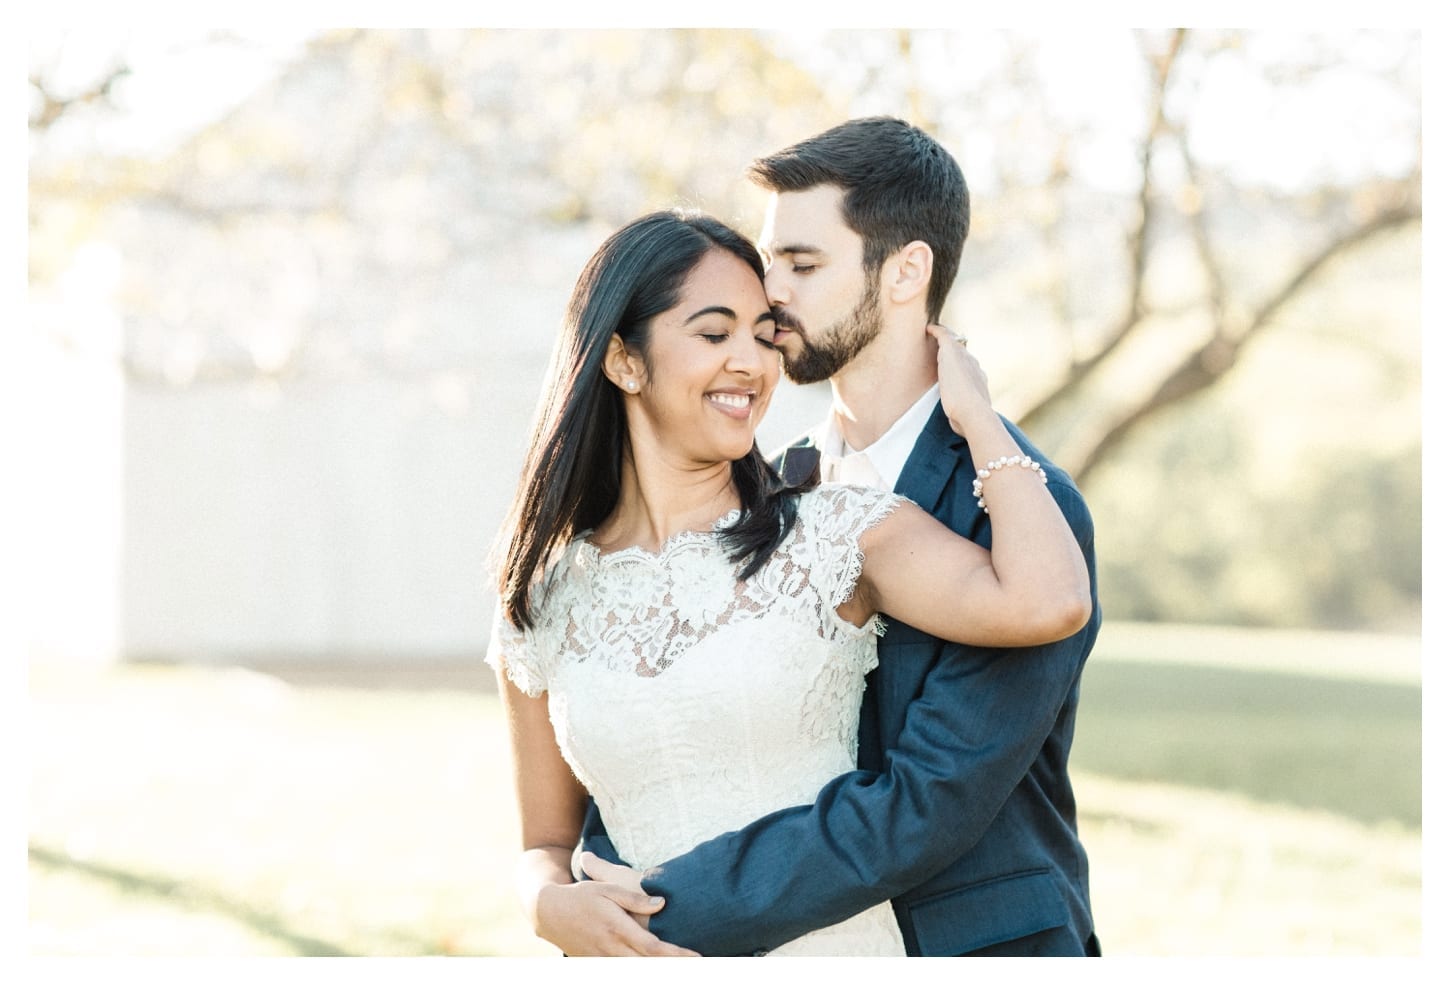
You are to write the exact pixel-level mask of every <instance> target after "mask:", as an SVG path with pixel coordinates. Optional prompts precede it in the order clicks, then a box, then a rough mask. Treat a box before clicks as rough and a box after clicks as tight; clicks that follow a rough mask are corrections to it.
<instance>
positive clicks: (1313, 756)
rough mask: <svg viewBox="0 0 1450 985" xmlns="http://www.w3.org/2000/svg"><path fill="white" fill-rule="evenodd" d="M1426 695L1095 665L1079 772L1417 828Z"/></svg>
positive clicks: (1409, 688) (1086, 698)
mask: <svg viewBox="0 0 1450 985" xmlns="http://www.w3.org/2000/svg"><path fill="white" fill-rule="evenodd" d="M1420 718H1421V700H1420V688H1419V687H1418V686H1414V685H1406V684H1393V683H1385V682H1379V681H1364V680H1349V679H1342V678H1339V679H1336V678H1328V677H1322V678H1321V677H1310V676H1306V675H1301V674H1292V673H1278V672H1257V671H1242V670H1235V669H1227V668H1222V667H1205V666H1197V665H1184V664H1176V665H1175V664H1155V663H1149V662H1143V661H1101V662H1098V663H1096V664H1095V663H1094V662H1093V661H1091V660H1089V661H1088V666H1087V670H1086V672H1085V673H1084V675H1083V684H1082V702H1081V705H1080V707H1079V710H1078V720H1077V734H1076V737H1075V739H1074V741H1073V752H1072V762H1073V766H1074V767H1076V768H1078V769H1082V770H1085V771H1090V772H1093V773H1098V774H1101V775H1104V776H1109V777H1115V778H1119V779H1125V780H1136V781H1146V782H1160V783H1174V784H1181V785H1185V786H1195V787H1205V788H1209V789H1213V790H1226V791H1231V792H1235V793H1240V794H1244V795H1246V796H1249V797H1252V798H1254V799H1255V800H1259V801H1263V802H1268V803H1280V804H1287V805H1290V806H1294V807H1302V808H1311V809H1321V810H1326V811H1331V812H1333V813H1336V814H1342V815H1345V816H1347V817H1351V818H1354V819H1356V820H1359V821H1363V822H1366V823H1370V824H1373V823H1376V822H1380V821H1392V822H1396V823H1399V824H1402V825H1404V826H1406V827H1409V828H1418V827H1420V824H1421V810H1420V807H1421V793H1420V762H1421V754H1420Z"/></svg>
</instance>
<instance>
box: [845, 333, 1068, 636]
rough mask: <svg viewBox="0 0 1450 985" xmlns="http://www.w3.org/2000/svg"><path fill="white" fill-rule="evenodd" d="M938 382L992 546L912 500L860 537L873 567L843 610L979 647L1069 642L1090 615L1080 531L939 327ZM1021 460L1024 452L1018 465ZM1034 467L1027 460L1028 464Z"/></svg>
mask: <svg viewBox="0 0 1450 985" xmlns="http://www.w3.org/2000/svg"><path fill="white" fill-rule="evenodd" d="M927 330H928V331H929V332H931V334H932V335H933V336H935V337H936V339H937V346H938V352H937V375H938V378H939V380H940V382H941V395H942V396H941V400H942V408H943V409H944V410H945V411H946V414H947V419H948V420H949V421H950V422H951V426H952V430H953V431H955V432H956V433H957V434H959V435H961V436H962V437H963V438H965V439H966V440H967V443H968V445H969V446H970V447H971V452H972V460H973V461H974V462H976V463H977V467H978V470H979V471H978V475H979V476H981V470H982V469H983V468H984V467H986V466H988V463H993V464H995V463H999V462H1001V461H1002V460H1007V461H1008V462H1009V463H1010V464H1003V465H1000V466H999V467H995V468H989V474H988V475H987V476H986V477H984V478H982V479H981V494H980V495H981V498H982V500H983V502H984V503H985V505H986V508H987V511H988V512H989V513H990V515H991V518H992V550H991V552H990V553H988V552H987V551H986V550H984V549H983V548H981V547H980V546H978V545H977V544H974V543H972V542H971V541H969V540H967V539H965V538H963V537H959V536H957V535H956V534H954V533H953V532H952V531H951V530H949V529H948V528H947V527H946V526H944V525H943V524H941V523H940V522H938V521H937V520H936V519H935V518H933V517H931V516H930V515H928V514H927V513H926V512H924V511H923V510H921V509H919V508H916V507H913V506H910V505H909V504H908V505H906V506H904V507H902V508H901V509H898V510H896V511H895V512H894V513H893V514H892V515H891V516H889V517H887V518H886V519H885V520H884V521H882V522H881V523H880V524H878V525H877V526H875V527H874V528H872V529H870V530H868V531H867V532H866V533H865V534H864V535H863V536H862V538H861V548H862V551H863V552H864V553H865V556H866V560H865V563H864V565H863V567H862V572H861V580H860V581H859V582H858V584H857V591H856V595H855V596H854V597H853V598H852V599H851V601H850V602H849V603H847V605H845V606H843V607H842V610H841V614H842V615H843V616H846V617H847V618H851V619H852V621H853V622H861V621H863V619H864V617H865V616H866V615H867V614H868V613H870V612H873V611H879V612H885V613H887V614H888V615H890V616H892V617H893V618H896V619H899V620H901V621H902V622H904V623H907V624H908V625H911V626H915V627H916V628H918V629H920V630H923V631H925V632H927V633H930V634H932V635H933V636H938V637H941V638H942V639H948V640H953V641H956V642H958V643H970V644H974V645H978V646H1031V645H1035V644H1040V643H1049V642H1052V641H1054V640H1059V639H1063V638H1064V637H1067V636H1071V635H1072V634H1073V633H1075V632H1077V631H1078V630H1079V629H1081V628H1082V627H1083V626H1084V625H1085V624H1086V623H1087V620H1088V618H1089V617H1090V616H1091V614H1092V597H1091V593H1090V587H1089V582H1088V572H1087V565H1086V563H1085V562H1084V560H1083V556H1082V550H1081V548H1080V547H1079V546H1078V543H1077V540H1076V539H1075V538H1074V537H1073V534H1072V529H1071V528H1070V527H1069V526H1068V524H1067V521H1066V520H1065V519H1064V518H1063V516H1062V512H1061V510H1059V509H1058V507H1057V503H1056V502H1055V501H1054V500H1053V498H1052V494H1051V493H1049V492H1048V490H1047V487H1046V485H1045V484H1044V481H1043V479H1044V476H1043V474H1042V472H1041V471H1040V470H1038V469H1036V468H1032V467H1030V465H1023V464H1020V463H1022V462H1023V461H1024V460H1025V459H1026V456H1024V455H1023V453H1022V450H1021V449H1020V448H1019V447H1018V446H1017V442H1016V441H1014V440H1013V439H1012V436H1011V435H1010V434H1009V433H1008V432H1007V429H1006V427H1004V426H1003V424H1002V421H1001V418H999V417H998V416H997V413H996V411H994V410H993V409H992V405H991V399H990V396H989V394H988V391H987V379H986V375H985V374H984V373H983V372H982V368H981V366H980V365H978V363H977V360H976V359H975V358H974V357H973V356H972V355H971V353H969V352H968V351H967V350H966V347H965V346H963V345H960V344H958V343H957V341H956V338H955V337H954V336H953V335H952V334H951V333H950V332H948V331H947V330H946V329H944V328H941V327H940V326H936V325H933V326H930V327H929V328H928V329H927ZM1013 456H1016V459H1015V461H1014V460H1013ZM1029 461H1030V460H1029Z"/></svg>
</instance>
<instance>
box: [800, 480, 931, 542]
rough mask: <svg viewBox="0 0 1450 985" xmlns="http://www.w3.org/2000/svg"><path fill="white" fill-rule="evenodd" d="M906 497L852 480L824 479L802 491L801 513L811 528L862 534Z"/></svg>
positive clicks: (856, 534)
mask: <svg viewBox="0 0 1450 985" xmlns="http://www.w3.org/2000/svg"><path fill="white" fill-rule="evenodd" d="M906 502H908V500H907V499H906V498H905V497H902V496H898V495H896V494H895V493H891V492H886V491H884V490H881V489H876V488H874V487H872V486H858V485H855V484H852V483H849V482H823V483H821V484H820V485H818V486H816V487H814V488H812V489H809V490H807V491H806V492H803V493H801V494H800V514H801V516H802V518H804V519H805V521H806V525H807V527H808V528H815V529H816V530H817V531H818V532H819V531H820V530H821V529H822V528H824V529H825V530H841V531H849V532H851V533H853V534H854V535H855V536H859V535H860V533H861V531H863V530H865V529H866V528H867V527H871V526H875V524H876V523H878V522H880V521H881V520H882V519H884V518H885V517H886V516H888V515H889V514H890V513H891V512H892V511H893V510H895V509H896V508H897V507H898V506H900V505H901V504H903V503H906Z"/></svg>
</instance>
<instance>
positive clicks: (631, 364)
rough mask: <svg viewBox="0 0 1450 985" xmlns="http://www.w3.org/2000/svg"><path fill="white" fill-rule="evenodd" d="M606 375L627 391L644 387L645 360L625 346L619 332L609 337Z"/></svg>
mask: <svg viewBox="0 0 1450 985" xmlns="http://www.w3.org/2000/svg"><path fill="white" fill-rule="evenodd" d="M604 375H605V376H607V377H609V380H610V382H611V383H613V384H614V385H615V386H617V387H619V388H620V389H621V390H623V391H624V392H625V393H639V391H640V390H642V389H644V360H643V359H642V358H641V357H640V356H639V355H637V354H635V353H633V352H630V351H629V349H628V348H626V347H625V344H624V340H623V339H621V338H620V337H619V333H618V332H616V333H615V334H613V335H611V336H610V337H609V351H608V352H606V353H605V354H604Z"/></svg>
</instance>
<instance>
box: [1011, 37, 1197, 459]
mask: <svg viewBox="0 0 1450 985" xmlns="http://www.w3.org/2000/svg"><path fill="white" fill-rule="evenodd" d="M1187 33H1188V32H1187V30H1185V29H1183V28H1179V29H1178V30H1176V31H1174V32H1173V35H1172V38H1171V39H1170V40H1169V43H1168V47H1167V48H1166V49H1165V50H1164V51H1163V52H1162V53H1161V54H1158V55H1156V56H1155V55H1153V54H1151V53H1146V52H1145V57H1146V58H1147V60H1148V64H1149V68H1150V70H1151V74H1152V79H1153V88H1152V95H1151V98H1152V103H1151V105H1150V107H1149V112H1148V128H1147V130H1146V132H1145V133H1144V135H1143V141H1142V144H1141V145H1140V146H1139V148H1138V160H1139V164H1140V167H1141V170H1142V178H1141V181H1140V182H1139V185H1138V221H1137V222H1136V223H1135V224H1134V226H1133V228H1132V229H1131V230H1130V231H1129V233H1128V256H1129V276H1128V292H1127V298H1126V300H1125V302H1124V304H1123V311H1122V313H1121V315H1119V317H1118V322H1117V324H1116V325H1115V326H1114V327H1113V329H1112V330H1111V331H1110V332H1109V333H1108V338H1107V340H1106V341H1105V342H1104V343H1103V344H1102V345H1101V346H1100V347H1099V348H1098V350H1097V351H1096V352H1095V353H1093V354H1092V355H1090V356H1088V357H1087V358H1086V359H1076V358H1074V359H1073V360H1072V362H1071V363H1070V364H1069V366H1068V369H1067V372H1066V373H1065V374H1064V376H1063V379H1062V381H1061V382H1060V383H1059V384H1058V385H1057V386H1056V387H1055V388H1054V389H1053V390H1052V391H1051V392H1049V393H1048V394H1047V395H1046V396H1045V397H1043V398H1042V399H1040V400H1039V401H1038V402H1037V403H1036V404H1035V405H1033V406H1032V407H1030V408H1028V410H1027V411H1026V412H1024V413H1023V414H1022V416H1021V418H1020V423H1021V425H1022V427H1024V428H1026V429H1027V430H1029V431H1030V430H1032V428H1033V427H1034V425H1035V424H1036V423H1037V422H1038V421H1039V420H1041V419H1042V418H1045V417H1048V416H1050V415H1051V414H1052V413H1053V411H1054V410H1056V409H1057V407H1059V406H1060V405H1062V404H1063V403H1065V402H1067V400H1068V399H1069V398H1070V395H1071V394H1072V392H1073V390H1074V389H1075V388H1076V385H1077V381H1078V380H1080V379H1082V378H1083V377H1084V376H1086V375H1087V374H1089V373H1091V372H1092V371H1093V370H1094V369H1096V368H1097V367H1098V365H1100V364H1101V363H1102V362H1103V360H1105V359H1106V358H1107V357H1108V356H1110V355H1111V354H1112V353H1113V352H1114V351H1115V350H1116V349H1117V348H1118V347H1119V346H1120V345H1122V344H1123V342H1124V340H1126V339H1127V338H1128V336H1130V335H1131V334H1132V333H1133V332H1134V330H1135V329H1137V328H1138V326H1139V325H1141V324H1142V323H1143V314H1144V312H1143V283H1144V280H1145V277H1146V274H1147V270H1148V230H1149V228H1150V227H1151V226H1152V223H1153V219H1154V212H1155V208H1154V185H1153V153H1154V148H1155V147H1156V146H1157V143H1158V138H1159V137H1160V136H1161V135H1162V134H1163V132H1164V130H1165V128H1166V127H1167V126H1168V121H1167V117H1166V115H1165V108H1164V107H1165V103H1166V101H1167V92H1168V85H1169V82H1170V80H1171V78H1172V75H1173V68H1174V66H1175V65H1176V64H1177V61H1178V56H1179V53H1180V52H1182V50H1183V42H1184V39H1185V37H1186V36H1187Z"/></svg>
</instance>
